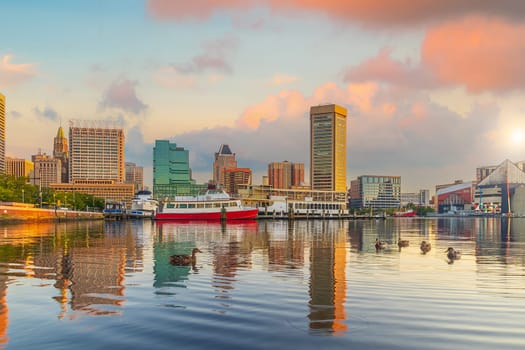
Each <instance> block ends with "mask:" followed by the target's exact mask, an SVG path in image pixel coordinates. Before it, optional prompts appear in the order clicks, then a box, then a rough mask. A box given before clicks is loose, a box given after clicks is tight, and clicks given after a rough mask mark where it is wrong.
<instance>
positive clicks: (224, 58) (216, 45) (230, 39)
mask: <svg viewBox="0 0 525 350" xmlns="http://www.w3.org/2000/svg"><path fill="white" fill-rule="evenodd" d="M237 47H238V39H237V38H236V37H234V36H231V35H229V36H225V37H223V38H219V39H215V40H211V41H208V42H205V43H204V44H203V51H202V52H201V53H200V54H198V55H196V56H193V57H192V58H191V60H190V61H189V62H185V63H173V64H171V66H172V67H173V68H174V69H175V70H176V71H177V72H178V73H182V74H195V73H203V72H206V71H216V72H221V73H226V74H231V73H232V72H233V68H232V66H231V64H230V62H229V61H230V56H231V54H232V53H234V52H235V51H236V50H237Z"/></svg>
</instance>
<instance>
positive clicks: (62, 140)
mask: <svg viewBox="0 0 525 350" xmlns="http://www.w3.org/2000/svg"><path fill="white" fill-rule="evenodd" d="M53 157H55V158H57V159H60V163H61V170H60V173H61V181H60V182H68V181H69V148H68V146H67V138H66V137H65V135H64V129H62V126H60V127H59V128H58V130H57V135H56V136H55V139H54V142H53Z"/></svg>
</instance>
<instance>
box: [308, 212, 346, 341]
mask: <svg viewBox="0 0 525 350" xmlns="http://www.w3.org/2000/svg"><path fill="white" fill-rule="evenodd" d="M308 224H310V225H309V227H308V229H309V232H311V247H310V289H309V294H310V301H309V307H310V313H309V314H308V319H309V320H310V330H312V331H325V332H328V333H330V334H333V335H342V334H343V333H344V332H345V331H346V330H347V328H348V326H347V324H346V323H345V320H346V314H345V301H346V273H345V271H346V229H345V226H344V224H343V223H342V222H339V221H317V222H311V223H308Z"/></svg>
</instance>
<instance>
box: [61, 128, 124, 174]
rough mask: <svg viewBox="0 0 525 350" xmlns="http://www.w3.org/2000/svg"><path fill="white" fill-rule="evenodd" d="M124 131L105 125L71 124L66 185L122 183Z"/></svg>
mask: <svg viewBox="0 0 525 350" xmlns="http://www.w3.org/2000/svg"><path fill="white" fill-rule="evenodd" d="M125 176H126V175H125V168H124V130H123V129H122V128H120V127H117V126H116V125H114V124H112V123H111V122H108V121H90V120H84V121H78V120H77V121H71V122H70V127H69V181H70V182H74V181H78V180H82V181H84V180H90V181H93V180H101V181H107V180H111V181H114V182H115V183H124V179H125Z"/></svg>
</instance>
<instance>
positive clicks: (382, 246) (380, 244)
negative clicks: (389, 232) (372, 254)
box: [375, 238, 386, 250]
mask: <svg viewBox="0 0 525 350" xmlns="http://www.w3.org/2000/svg"><path fill="white" fill-rule="evenodd" d="M375 246H376V250H379V249H385V247H386V243H385V241H380V240H379V238H376V244H375Z"/></svg>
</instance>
